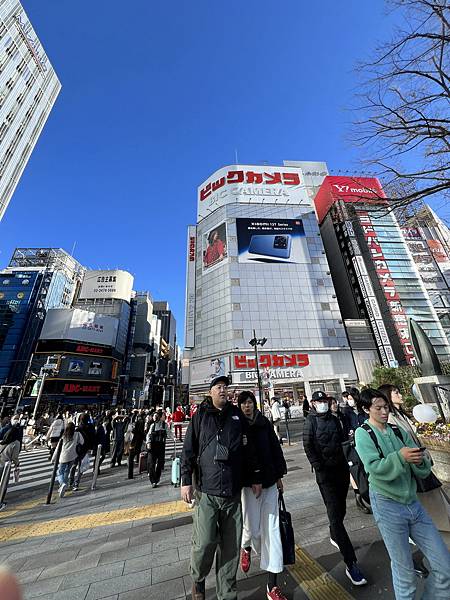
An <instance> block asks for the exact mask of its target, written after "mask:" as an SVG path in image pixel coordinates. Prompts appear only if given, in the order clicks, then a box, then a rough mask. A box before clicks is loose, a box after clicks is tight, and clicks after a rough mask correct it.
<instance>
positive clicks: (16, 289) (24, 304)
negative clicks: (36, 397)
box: [0, 248, 83, 385]
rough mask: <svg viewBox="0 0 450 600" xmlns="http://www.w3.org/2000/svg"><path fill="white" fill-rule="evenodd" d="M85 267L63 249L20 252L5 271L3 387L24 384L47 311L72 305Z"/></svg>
mask: <svg viewBox="0 0 450 600" xmlns="http://www.w3.org/2000/svg"><path fill="white" fill-rule="evenodd" d="M82 274H83V267H82V266H81V265H80V264H79V263H78V262H77V261H76V260H75V259H74V258H73V257H72V256H70V255H69V254H68V253H67V252H65V251H64V250H62V249H61V248H16V250H15V251H14V253H13V256H12V258H11V260H10V263H9V265H8V267H7V268H6V269H5V270H3V271H2V272H1V273H0V316H1V320H0V384H11V385H14V384H21V383H22V382H23V380H24V377H25V374H26V372H27V370H28V368H29V362H30V358H31V355H32V353H33V351H34V349H35V346H36V343H37V341H38V339H39V335H40V333H41V329H42V325H43V322H44V319H45V316H46V314H47V311H48V310H49V309H52V308H65V307H70V306H71V304H72V300H73V298H74V295H75V292H76V289H77V286H78V285H79V284H80V281H81V278H82Z"/></svg>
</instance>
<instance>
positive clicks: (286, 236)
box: [236, 218, 310, 264]
mask: <svg viewBox="0 0 450 600" xmlns="http://www.w3.org/2000/svg"><path fill="white" fill-rule="evenodd" d="M236 231H237V239H238V254H239V259H238V260H239V262H243V263H255V262H257V263H283V262H284V263H295V264H299V263H309V262H310V259H309V254H308V249H307V246H306V238H305V230H304V227H303V222H302V220H301V219H283V220H276V219H256V218H255V219H236Z"/></svg>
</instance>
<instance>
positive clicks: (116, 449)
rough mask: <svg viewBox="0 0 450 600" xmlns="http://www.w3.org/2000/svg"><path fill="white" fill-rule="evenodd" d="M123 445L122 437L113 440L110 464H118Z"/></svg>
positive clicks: (120, 460)
mask: <svg viewBox="0 0 450 600" xmlns="http://www.w3.org/2000/svg"><path fill="white" fill-rule="evenodd" d="M123 446H124V441H123V437H122V438H118V439H116V440H114V446H113V453H112V456H111V466H112V465H115V464H116V463H117V464H118V465H120V463H121V462H122V455H123Z"/></svg>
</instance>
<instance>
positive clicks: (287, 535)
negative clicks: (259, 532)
mask: <svg viewBox="0 0 450 600" xmlns="http://www.w3.org/2000/svg"><path fill="white" fill-rule="evenodd" d="M278 511H279V515H280V536H281V545H282V547H283V564H284V565H293V564H294V563H295V540H294V529H293V527H292V519H291V513H289V512H288V511H287V510H286V505H285V504H284V498H283V493H282V492H279V493H278Z"/></svg>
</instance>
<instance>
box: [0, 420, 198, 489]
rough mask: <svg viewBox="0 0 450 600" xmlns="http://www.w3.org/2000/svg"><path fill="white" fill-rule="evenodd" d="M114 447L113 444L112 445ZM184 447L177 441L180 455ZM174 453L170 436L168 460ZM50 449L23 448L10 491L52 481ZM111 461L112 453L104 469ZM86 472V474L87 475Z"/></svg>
mask: <svg viewBox="0 0 450 600" xmlns="http://www.w3.org/2000/svg"><path fill="white" fill-rule="evenodd" d="M186 429H187V423H183V434H182V435H183V439H184V435H185V433H186ZM111 449H112V445H111ZM181 449H182V443H181V442H179V441H177V444H176V452H177V455H178V456H179V455H180V453H181ZM173 455H174V442H173V438H171V437H170V438H169V439H168V440H167V443H166V460H167V461H169V460H171V459H172V457H173ZM48 456H49V451H48V448H44V447H40V448H33V449H32V450H28V451H25V450H22V452H21V453H20V456H19V460H20V478H19V481H18V482H17V483H14V474H13V471H11V476H10V480H9V484H8V491H9V492H12V491H21V490H28V489H33V488H37V487H39V486H43V485H47V484H48V483H49V482H50V478H51V475H52V471H53V463H52V462H50V461H49V460H48ZM126 459H127V457H126V456H125V457H123V459H122V464H123V463H124V462H126ZM93 463H94V459H93V458H91V468H90V469H89V470H88V471H87V472H86V474H89V473H92V470H93ZM110 463H111V455H108V456H106V458H105V460H104V461H103V464H102V469H104V468H105V467H109V466H110ZM86 474H85V475H86Z"/></svg>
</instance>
